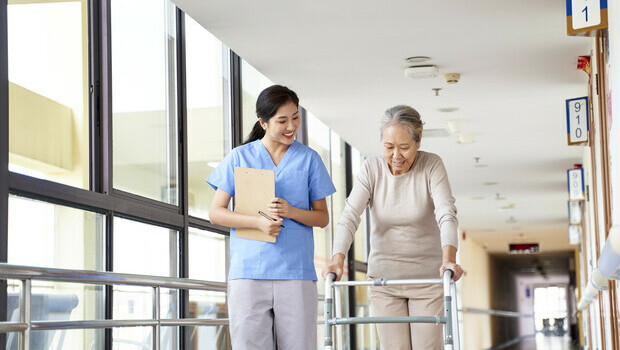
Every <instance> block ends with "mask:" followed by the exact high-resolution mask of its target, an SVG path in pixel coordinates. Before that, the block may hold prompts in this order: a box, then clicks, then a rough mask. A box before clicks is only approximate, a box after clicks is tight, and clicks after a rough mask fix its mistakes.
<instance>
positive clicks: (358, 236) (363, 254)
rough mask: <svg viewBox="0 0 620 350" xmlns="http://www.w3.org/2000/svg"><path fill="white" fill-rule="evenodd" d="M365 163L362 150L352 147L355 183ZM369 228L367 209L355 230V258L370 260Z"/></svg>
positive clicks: (352, 168) (352, 166)
mask: <svg viewBox="0 0 620 350" xmlns="http://www.w3.org/2000/svg"><path fill="white" fill-rule="evenodd" d="M363 163H364V158H363V157H362V155H361V154H360V152H359V151H358V150H357V149H356V148H355V147H351V173H352V177H353V184H355V182H357V177H358V176H359V172H360V167H361V166H362V164H363ZM367 242H368V240H367V229H366V211H364V213H363V214H362V217H361V218H360V225H359V227H358V228H357V231H355V241H354V243H353V244H354V245H355V260H359V261H363V262H366V261H367V260H368V244H367Z"/></svg>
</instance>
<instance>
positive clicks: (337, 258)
mask: <svg viewBox="0 0 620 350" xmlns="http://www.w3.org/2000/svg"><path fill="white" fill-rule="evenodd" d="M344 258H345V255H344V254H342V253H334V255H332V261H344Z"/></svg>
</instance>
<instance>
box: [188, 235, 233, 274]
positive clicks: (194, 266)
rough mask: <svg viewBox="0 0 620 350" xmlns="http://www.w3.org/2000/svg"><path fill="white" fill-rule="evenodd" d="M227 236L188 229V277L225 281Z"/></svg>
mask: <svg viewBox="0 0 620 350" xmlns="http://www.w3.org/2000/svg"><path fill="white" fill-rule="evenodd" d="M227 242H228V236H225V235H222V234H218V233H213V232H209V231H204V230H199V229H196V228H191V227H190V229H189V244H188V245H189V278H192V279H197V280H203V281H214V282H226V244H227Z"/></svg>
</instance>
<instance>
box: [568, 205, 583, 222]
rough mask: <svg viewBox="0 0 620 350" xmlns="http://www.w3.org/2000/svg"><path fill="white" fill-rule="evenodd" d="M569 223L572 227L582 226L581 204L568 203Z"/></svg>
mask: <svg viewBox="0 0 620 350" xmlns="http://www.w3.org/2000/svg"><path fill="white" fill-rule="evenodd" d="M568 221H569V223H570V224H571V225H580V224H581V202H579V201H568Z"/></svg>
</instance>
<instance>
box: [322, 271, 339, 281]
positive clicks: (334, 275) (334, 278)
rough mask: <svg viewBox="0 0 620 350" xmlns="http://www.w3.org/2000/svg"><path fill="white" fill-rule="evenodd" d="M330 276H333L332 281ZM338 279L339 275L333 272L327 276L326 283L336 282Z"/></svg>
mask: <svg viewBox="0 0 620 350" xmlns="http://www.w3.org/2000/svg"><path fill="white" fill-rule="evenodd" d="M330 276H331V279H330ZM336 278H338V275H337V274H336V273H335V272H333V271H331V272H328V273H327V274H326V275H325V280H326V281H328V280H330V281H335V280H336Z"/></svg>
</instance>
